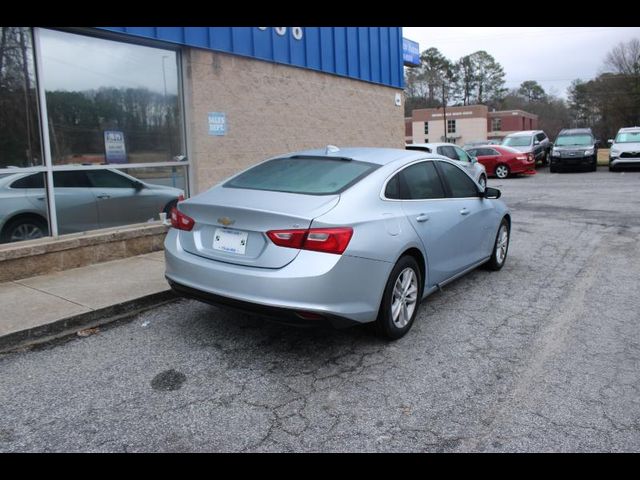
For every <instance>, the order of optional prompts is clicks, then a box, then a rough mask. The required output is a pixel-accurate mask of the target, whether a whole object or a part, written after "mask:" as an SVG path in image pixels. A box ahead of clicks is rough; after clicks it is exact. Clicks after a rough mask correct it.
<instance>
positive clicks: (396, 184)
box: [384, 174, 400, 199]
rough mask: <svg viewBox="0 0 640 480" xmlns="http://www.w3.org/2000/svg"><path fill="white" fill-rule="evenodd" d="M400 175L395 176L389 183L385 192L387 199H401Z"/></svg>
mask: <svg viewBox="0 0 640 480" xmlns="http://www.w3.org/2000/svg"><path fill="white" fill-rule="evenodd" d="M399 178H400V174H397V175H394V176H393V178H392V179H391V180H389V181H388V182H387V188H385V190H384V196H385V197H387V198H392V199H398V198H400V180H399Z"/></svg>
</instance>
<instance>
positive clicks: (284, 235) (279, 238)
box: [267, 227, 353, 255]
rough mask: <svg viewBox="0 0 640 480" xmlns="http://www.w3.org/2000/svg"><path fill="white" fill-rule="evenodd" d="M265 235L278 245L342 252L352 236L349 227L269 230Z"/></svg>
mask: <svg viewBox="0 0 640 480" xmlns="http://www.w3.org/2000/svg"><path fill="white" fill-rule="evenodd" d="M267 236H268V237H269V238H270V239H271V241H272V242H273V243H275V244H276V245H278V246H280V247H289V248H299V249H302V250H314V251H316V252H325V253H335V254H338V255H340V254H342V252H344V251H345V250H346V249H347V245H349V242H350V241H351V237H352V236H353V229H352V228H351V227H338V228H309V229H307V230H271V231H268V232H267Z"/></svg>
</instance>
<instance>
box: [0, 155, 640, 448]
mask: <svg viewBox="0 0 640 480" xmlns="http://www.w3.org/2000/svg"><path fill="white" fill-rule="evenodd" d="M489 186H494V187H498V188H500V189H501V190H502V192H503V200H505V202H506V203H507V204H508V205H509V207H510V208H511V209H512V216H513V226H512V240H511V245H510V249H509V258H508V259H507V264H506V266H505V267H504V268H503V270H502V271H500V272H489V271H486V270H482V269H478V270H476V271H474V272H472V273H471V274H469V275H467V276H465V277H463V278H462V279H460V280H458V281H456V282H454V283H453V284H451V285H449V286H447V287H445V288H444V290H443V291H442V292H438V293H435V294H434V295H432V296H431V297H429V298H428V299H427V301H426V302H425V303H423V304H422V306H421V307H420V310H419V316H418V318H417V321H416V324H415V325H414V327H413V329H412V331H411V332H409V334H408V335H407V336H406V337H404V338H402V339H401V340H399V341H397V342H392V343H388V342H384V341H381V340H379V339H378V338H376V337H375V336H374V335H373V334H372V333H371V332H370V331H369V329H367V328H353V329H349V330H343V331H336V330H331V329H326V328H317V329H302V328H293V327H287V326H282V325H277V324H272V323H268V322H265V321H263V320H259V319H255V318H249V317H246V316H243V315H241V314H236V313H228V312H226V311H222V310H219V309H217V308H216V307H213V306H209V305H205V304H201V303H198V302H195V301H188V300H180V301H177V302H175V303H173V304H170V305H168V306H164V307H162V308H157V309H155V310H151V311H148V312H146V313H145V314H142V315H139V316H138V317H136V318H134V319H133V321H131V322H130V323H126V324H121V325H117V326H113V327H111V328H106V329H102V330H101V331H100V332H98V333H97V334H94V335H91V336H89V337H86V338H78V339H73V340H70V341H67V342H62V343H56V344H52V345H50V346H48V347H45V348H39V349H36V350H26V351H22V352H16V353H10V354H5V355H2V356H0V451H3V452H22V451H99V452H102V451H112V452H121V451H178V452H182V451H278V452H288V451H296V452H297V451H332V452H333V451H339V452H344V451H385V452H396V451H410V452H423V451H427V452H435V451H445V452H450V451H453V452H457V451H471V452H476V451H482V452H487V451H488V452H494V451H497V452H504V451H508V452H512V451H536V452H537V451H543V452H551V451H558V452H560V451H562V452H564V451H580V452H582V451H607V452H608V451H614V452H619V451H627V452H631V451H638V450H640V296H639V295H638V289H639V287H640V281H639V280H638V279H639V278H640V243H639V242H638V239H639V238H640V237H639V233H640V172H621V173H610V172H608V170H606V169H605V168H602V167H600V168H599V169H598V171H597V172H595V173H569V174H549V173H548V169H546V168H544V169H541V170H540V171H539V173H538V174H537V175H534V176H531V177H518V178H510V179H506V180H497V179H489Z"/></svg>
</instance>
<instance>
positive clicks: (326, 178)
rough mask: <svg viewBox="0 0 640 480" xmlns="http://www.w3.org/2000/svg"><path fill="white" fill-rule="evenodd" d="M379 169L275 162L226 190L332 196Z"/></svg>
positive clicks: (331, 161)
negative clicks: (237, 189) (239, 189)
mask: <svg viewBox="0 0 640 480" xmlns="http://www.w3.org/2000/svg"><path fill="white" fill-rule="evenodd" d="M378 167H379V165H376V164H373V163H367V162H359V161H355V160H339V159H335V158H326V157H321V158H308V157H304V158H276V159H275V160H269V161H268V162H264V163H261V164H260V165H256V166H255V167H253V168H251V169H249V170H247V171H246V172H244V173H241V174H240V175H238V176H237V177H235V178H232V179H231V180H229V181H228V182H227V183H225V184H224V185H223V186H224V187H231V188H249V189H252V190H270V191H274V192H288V193H303V194H309V195H330V194H335V193H340V192H342V191H343V190H345V189H347V188H349V187H350V186H351V185H353V184H355V183H357V182H358V181H360V180H361V179H363V178H364V177H366V176H367V175H369V173H371V172H372V171H374V170H375V169H376V168H378Z"/></svg>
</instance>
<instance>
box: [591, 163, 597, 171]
mask: <svg viewBox="0 0 640 480" xmlns="http://www.w3.org/2000/svg"><path fill="white" fill-rule="evenodd" d="M597 170H598V161H597V160H596V161H594V162H593V164H592V165H591V171H592V172H596V171H597Z"/></svg>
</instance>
